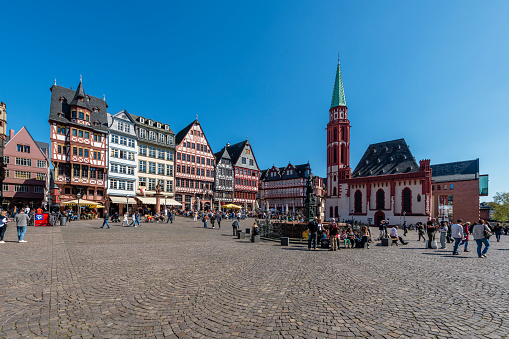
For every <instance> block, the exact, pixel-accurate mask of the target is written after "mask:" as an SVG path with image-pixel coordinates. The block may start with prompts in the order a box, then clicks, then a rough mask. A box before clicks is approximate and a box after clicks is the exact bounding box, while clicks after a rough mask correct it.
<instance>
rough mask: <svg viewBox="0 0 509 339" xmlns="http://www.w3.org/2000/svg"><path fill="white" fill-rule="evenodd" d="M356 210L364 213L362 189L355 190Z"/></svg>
mask: <svg viewBox="0 0 509 339" xmlns="http://www.w3.org/2000/svg"><path fill="white" fill-rule="evenodd" d="M354 212H355V213H362V193H361V191H357V192H355V200H354Z"/></svg>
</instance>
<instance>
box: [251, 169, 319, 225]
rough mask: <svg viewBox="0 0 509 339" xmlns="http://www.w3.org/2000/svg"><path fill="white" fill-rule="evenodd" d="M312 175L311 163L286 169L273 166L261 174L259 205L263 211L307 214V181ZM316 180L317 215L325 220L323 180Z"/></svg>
mask: <svg viewBox="0 0 509 339" xmlns="http://www.w3.org/2000/svg"><path fill="white" fill-rule="evenodd" d="M310 174H312V173H311V166H310V165H309V163H307V164H303V165H296V166H295V165H292V164H291V163H289V164H288V165H287V166H286V167H276V166H272V168H269V169H267V170H263V171H261V174H260V192H259V199H260V200H259V201H260V202H259V204H260V208H261V209H262V210H265V211H267V210H274V211H277V212H279V213H290V214H291V213H295V214H302V215H304V214H305V209H306V204H305V200H306V190H307V179H308V178H309V176H310ZM314 178H315V197H316V211H315V215H316V216H319V217H321V218H323V217H324V216H323V207H324V205H323V204H324V191H323V179H322V178H320V177H318V176H314Z"/></svg>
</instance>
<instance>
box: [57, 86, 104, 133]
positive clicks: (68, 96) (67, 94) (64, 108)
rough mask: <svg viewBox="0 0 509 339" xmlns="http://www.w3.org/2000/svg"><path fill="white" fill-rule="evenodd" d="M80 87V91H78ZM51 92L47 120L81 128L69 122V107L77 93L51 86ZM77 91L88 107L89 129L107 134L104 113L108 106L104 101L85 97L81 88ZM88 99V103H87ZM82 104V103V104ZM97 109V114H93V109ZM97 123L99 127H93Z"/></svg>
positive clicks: (88, 96)
mask: <svg viewBox="0 0 509 339" xmlns="http://www.w3.org/2000/svg"><path fill="white" fill-rule="evenodd" d="M80 87H81V90H80ZM50 90H51V105H50V111H49V119H50V120H53V121H58V122H62V123H65V124H71V125H76V126H80V127H83V125H81V124H77V123H73V122H71V115H70V114H71V112H70V109H69V106H70V104H71V102H72V101H73V100H74V98H75V96H76V95H77V94H76V93H77V92H78V91H74V90H72V89H69V88H65V87H62V86H58V85H53V86H51V88H50ZM78 90H80V91H82V92H83V95H85V101H84V102H85V103H86V105H88V107H87V108H88V109H89V110H90V126H89V128H91V129H93V130H97V131H102V132H108V118H107V116H106V111H107V108H108V105H107V104H106V101H104V100H103V99H100V98H97V97H94V96H90V95H86V94H85V91H84V90H83V86H82V85H81V82H80V85H79V86H78ZM78 94H79V92H78ZM61 97H63V98H64V101H63V102H60V98H61ZM88 99H90V101H88ZM82 103H83V102H82ZM94 107H97V108H98V109H99V112H94V111H93V108H94ZM60 112H62V113H64V116H63V117H60V116H58V113H60ZM95 121H98V122H99V123H100V125H98V126H95V125H94V122H95Z"/></svg>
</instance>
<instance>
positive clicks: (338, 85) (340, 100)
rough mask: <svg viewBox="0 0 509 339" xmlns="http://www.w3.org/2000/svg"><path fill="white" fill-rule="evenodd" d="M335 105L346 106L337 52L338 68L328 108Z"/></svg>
mask: <svg viewBox="0 0 509 339" xmlns="http://www.w3.org/2000/svg"><path fill="white" fill-rule="evenodd" d="M336 106H346V98H345V89H344V88H343V78H342V77H341V66H340V63H339V54H338V68H337V70H336V80H335V81H334V91H333V92H332V101H331V104H330V108H332V107H336Z"/></svg>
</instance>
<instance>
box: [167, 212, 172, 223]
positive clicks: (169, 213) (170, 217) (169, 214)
mask: <svg viewBox="0 0 509 339" xmlns="http://www.w3.org/2000/svg"><path fill="white" fill-rule="evenodd" d="M168 221H171V222H170V224H173V213H172V212H171V210H168V219H167V220H166V223H168Z"/></svg>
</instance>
